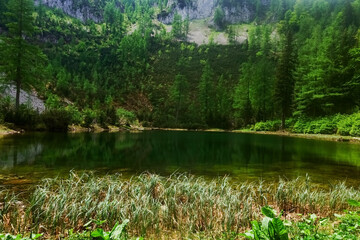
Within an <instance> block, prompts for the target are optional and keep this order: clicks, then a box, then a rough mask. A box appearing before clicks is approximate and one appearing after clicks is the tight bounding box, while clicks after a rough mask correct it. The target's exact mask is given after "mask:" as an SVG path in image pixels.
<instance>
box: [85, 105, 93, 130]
mask: <svg viewBox="0 0 360 240" xmlns="http://www.w3.org/2000/svg"><path fill="white" fill-rule="evenodd" d="M83 117H84V126H85V127H90V125H91V124H93V123H94V122H95V121H96V112H95V111H94V110H92V109H90V108H85V109H84V110H83Z"/></svg>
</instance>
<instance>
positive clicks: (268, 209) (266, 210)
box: [261, 206, 277, 218]
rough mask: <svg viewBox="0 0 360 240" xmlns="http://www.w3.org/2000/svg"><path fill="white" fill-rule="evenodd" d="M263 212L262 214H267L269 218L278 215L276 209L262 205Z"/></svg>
mask: <svg viewBox="0 0 360 240" xmlns="http://www.w3.org/2000/svg"><path fill="white" fill-rule="evenodd" d="M261 212H262V214H264V215H265V216H267V217H269V218H275V217H276V215H277V213H276V211H275V210H274V209H272V208H271V207H269V206H266V207H262V208H261Z"/></svg>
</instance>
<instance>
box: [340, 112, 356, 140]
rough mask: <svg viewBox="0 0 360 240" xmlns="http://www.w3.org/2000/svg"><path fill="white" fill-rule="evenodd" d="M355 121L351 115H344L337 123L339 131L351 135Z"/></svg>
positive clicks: (341, 133)
mask: <svg viewBox="0 0 360 240" xmlns="http://www.w3.org/2000/svg"><path fill="white" fill-rule="evenodd" d="M353 123H354V122H353V119H352V118H351V117H350V116H348V117H344V118H343V119H342V120H340V121H339V122H338V124H337V133H338V134H340V135H344V136H348V135H350V131H351V128H352V125H353Z"/></svg>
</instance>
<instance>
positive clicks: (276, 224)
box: [243, 206, 289, 240]
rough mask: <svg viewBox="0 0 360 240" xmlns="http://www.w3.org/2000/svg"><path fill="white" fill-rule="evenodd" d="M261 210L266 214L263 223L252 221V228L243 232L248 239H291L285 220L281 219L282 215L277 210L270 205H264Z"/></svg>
mask: <svg viewBox="0 0 360 240" xmlns="http://www.w3.org/2000/svg"><path fill="white" fill-rule="evenodd" d="M261 212H262V214H263V215H265V217H264V219H263V220H262V222H261V224H260V223H259V222H258V221H252V222H251V225H252V230H251V231H249V232H247V233H245V234H243V236H245V237H247V238H248V239H254V240H261V239H267V240H287V239H289V235H288V232H287V230H286V228H285V224H284V221H282V220H281V215H282V213H280V214H279V215H277V213H276V211H275V210H274V209H273V208H271V207H269V206H266V207H262V208H261Z"/></svg>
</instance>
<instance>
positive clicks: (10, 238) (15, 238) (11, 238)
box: [0, 233, 42, 240]
mask: <svg viewBox="0 0 360 240" xmlns="http://www.w3.org/2000/svg"><path fill="white" fill-rule="evenodd" d="M41 236H42V234H39V233H38V234H33V233H31V234H30V236H29V237H23V235H21V234H18V235H11V234H0V240H35V239H39V238H40V237H41Z"/></svg>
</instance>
